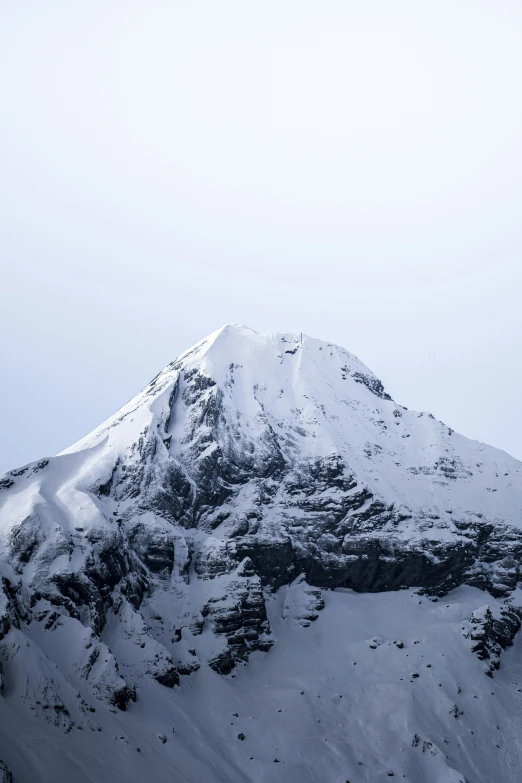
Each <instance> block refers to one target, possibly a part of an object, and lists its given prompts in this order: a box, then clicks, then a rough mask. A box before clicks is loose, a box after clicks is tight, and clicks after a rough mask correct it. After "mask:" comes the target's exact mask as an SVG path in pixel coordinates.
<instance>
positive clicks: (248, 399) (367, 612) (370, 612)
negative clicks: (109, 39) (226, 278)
mask: <svg viewBox="0 0 522 783" xmlns="http://www.w3.org/2000/svg"><path fill="white" fill-rule="evenodd" d="M192 372H197V373H198V374H199V375H200V376H204V377H207V378H210V379H212V380H213V381H214V382H215V384H216V386H217V387H219V389H220V390H221V392H222V394H223V405H224V410H225V412H226V420H227V427H224V426H223V427H222V428H220V425H218V426H217V433H218V434H217V436H215V435H213V438H212V439H210V440H209V442H208V445H205V444H206V443H207V441H206V440H205V437H206V435H207V432H206V428H207V425H206V423H205V421H204V420H200V419H197V418H196V414H195V412H194V410H193V409H192V408H191V406H190V404H189V403H187V402H186V399H187V398H186V396H185V397H184V391H185V390H186V389H187V388H189V387H190V378H191V373H192ZM205 393H206V392H205V391H203V394H205ZM211 393H212V391H209V395H210V394H211ZM471 393H472V392H471ZM174 396H176V399H177V400H178V402H177V403H176V404H175V406H174V407H172V400H173V397H174ZM231 422H232V423H233V426H232V425H231ZM157 432H161V433H162V439H163V443H164V445H161V449H160V451H159V452H158V455H157V457H155V459H156V462H155V463H154V465H155V467H154V470H155V471H156V473H155V474H154V477H153V479H152V482H151V485H152V486H154V485H155V483H156V484H158V483H159V484H160V483H161V475H163V474H162V473H161V471H162V470H163V468H164V466H165V465H167V463H169V461H175V462H176V464H179V465H182V466H183V471H184V473H185V475H186V477H187V481H188V482H189V484H190V483H191V482H194V480H195V479H194V476H195V475H196V473H197V470H198V466H199V465H202V464H204V460H205V459H206V458H208V457H209V455H210V456H211V455H212V452H213V451H214V450H215V449H217V448H223V447H226V448H229V449H232V450H233V449H238V451H240V452H241V451H242V449H247V448H248V449H249V453H250V456H251V462H252V466H253V469H257V468H258V467H260V466H262V465H263V464H264V460H265V459H266V453H267V445H266V444H267V439H269V438H272V439H273V438H275V439H276V440H277V443H278V446H279V448H280V450H281V454H282V456H283V458H284V460H285V463H286V464H288V465H295V466H296V469H297V468H298V467H299V465H302V464H303V463H305V462H310V461H312V460H314V459H316V458H329V457H330V456H332V455H340V456H341V457H342V459H343V460H344V461H345V462H346V463H347V464H348V465H349V466H350V470H351V471H352V472H353V474H354V475H355V477H356V479H357V482H358V484H359V485H364V486H369V487H371V489H372V492H373V494H374V496H375V497H377V498H379V499H382V501H383V503H385V504H386V505H387V506H393V507H394V508H396V509H399V510H401V511H403V512H404V516H405V517H406V519H405V521H404V522H403V523H402V524H401V525H400V526H399V527H395V528H394V529H393V530H392V529H390V535H393V537H395V538H399V539H402V540H403V541H405V542H409V541H413V540H423V539H425V538H429V539H430V541H434V540H438V541H441V542H447V541H452V540H454V538H455V528H454V527H453V523H452V520H453V519H455V518H457V517H458V518H459V519H461V520H463V519H464V520H466V519H468V520H470V521H473V520H477V519H485V520H487V521H488V522H490V523H491V524H492V525H496V524H504V525H506V524H507V525H510V526H513V527H514V528H521V527H522V475H521V468H522V463H520V462H518V461H517V460H516V459H514V458H512V457H511V456H509V455H508V454H506V453H504V452H502V451H500V450H498V449H495V448H493V447H491V446H487V445H485V444H483V443H479V442H477V441H473V440H469V439H467V438H465V437H463V436H461V435H458V434H457V433H455V432H453V431H452V430H451V428H450V427H448V426H447V425H445V424H443V423H442V422H439V421H437V420H436V419H435V418H434V417H433V416H431V415H430V414H428V413H418V412H415V411H410V410H407V409H406V408H404V407H402V406H401V405H399V404H397V403H396V402H394V401H393V400H392V399H389V398H388V399H386V395H385V394H384V391H383V390H382V388H381V387H380V383H379V381H378V379H377V378H376V376H375V375H374V374H373V373H372V372H371V371H370V370H369V369H368V368H367V367H366V366H365V365H364V364H362V363H361V362H360V361H359V359H357V358H356V357H355V356H354V355H353V354H350V353H349V352H347V351H346V350H344V349H343V348H340V347H338V346H336V345H333V344H330V343H326V342H323V341H320V340H316V339H313V338H311V337H308V336H306V335H302V336H301V335H291V334H270V335H262V334H258V333H256V332H254V331H252V330H250V329H248V328H246V327H242V326H236V325H227V326H225V327H223V328H222V329H220V330H218V331H216V332H214V333H213V334H211V335H210V336H209V337H207V338H206V339H204V340H202V341H201V342H200V343H198V344H197V345H195V346H194V347H193V348H191V349H189V350H188V351H186V352H185V353H184V354H183V355H182V356H181V357H179V359H178V360H176V361H175V362H172V364H171V365H169V366H168V367H166V368H165V369H164V370H163V371H162V372H161V373H160V374H159V375H158V376H157V377H156V378H155V379H154V380H153V381H152V382H151V383H150V384H149V385H148V386H147V387H146V388H145V389H144V390H143V391H142V392H141V393H140V394H138V395H137V396H135V397H134V398H133V399H132V400H130V401H129V402H128V403H127V404H126V405H125V406H124V407H123V408H121V409H120V411H118V413H116V414H115V415H114V416H113V417H111V418H110V419H108V420H107V421H106V422H104V423H103V424H102V425H101V426H100V427H98V428H97V429H96V430H94V431H93V432H92V433H91V434H89V435H87V436H86V437H85V438H83V439H82V440H80V441H79V442H77V443H76V444H74V445H73V446H71V447H70V448H69V449H67V450H66V451H64V452H62V453H61V454H59V455H58V456H56V457H54V458H51V459H50V460H49V461H48V462H47V461H39V462H35V463H31V464H30V465H28V466H25V468H23V469H19V470H17V471H11V472H9V473H6V474H3V475H2V476H1V477H0V479H2V480H3V481H4V485H5V487H6V489H5V490H2V491H0V576H1V577H5V578H7V579H8V580H9V581H10V584H12V585H15V586H16V587H17V588H19V590H20V595H21V596H24V595H26V596H29V595H30V594H31V591H33V593H32V594H33V595H34V591H37V590H39V586H40V585H41V584H43V583H44V582H45V581H46V580H49V579H50V578H51V577H53V575H54V576H57V577H60V576H61V575H64V574H65V575H70V574H75V573H82V572H83V571H84V570H85V568H86V567H87V566H88V564H89V558H90V553H91V543H90V542H92V541H93V540H95V538H96V536H97V535H98V534H100V535H101V534H103V535H105V534H106V535H112V534H113V530H114V526H115V522H114V518H115V517H116V516H118V518H120V517H121V518H122V519H123V523H122V528H121V529H130V527H129V525H130V522H129V520H130V519H131V517H132V514H133V513H134V511H133V509H134V505H133V504H135V503H136V500H135V499H132V498H123V499H121V500H119V501H116V500H115V499H114V498H113V497H111V496H106V497H105V496H101V495H99V494H96V493H95V492H94V491H93V487H95V486H97V485H99V484H101V483H104V482H106V481H107V480H108V479H109V478H110V477H111V475H112V474H113V472H114V471H115V470H116V466H121V465H133V464H134V463H133V460H134V461H135V462H136V464H138V463H139V459H140V458H138V457H137V456H136V454H137V453H138V451H137V446H136V444H139V443H140V439H141V442H143V440H144V438H145V441H146V438H147V435H146V434H145V435H144V433H149V434H150V433H157ZM216 438H217V439H216ZM44 463H45V464H44ZM119 469H121V467H118V470H119ZM455 477H457V480H455ZM252 491H253V490H252V487H251V486H250V485H249V484H248V483H247V484H245V485H243V486H241V487H239V488H238V491H237V494H236V495H234V497H232V498H229V499H227V500H226V501H225V503H224V504H223V506H222V508H221V509H220V510H223V509H224V510H226V511H227V512H229V513H232V514H234V513H237V512H238V511H240V510H241V509H242V508H246V507H247V506H248V503H249V493H252ZM328 491H330V490H328ZM328 491H327V493H328ZM279 492H280V489H279V488H277V487H275V488H274V498H275V499H274V502H273V503H272V504H271V505H269V506H268V507H267V509H266V514H265V519H264V522H263V524H264V525H265V526H266V527H265V530H266V534H267V535H270V536H273V537H276V538H277V535H278V529H279V527H278V526H279V525H280V519H281V514H282V511H281V508H282V506H281V504H279V505H278V502H279V501H278V498H279V494H278V493H279ZM327 493H326V494H327ZM325 499H326V500H327V497H326V498H325ZM137 513H138V512H136V514H137ZM210 517H211V514H210V516H209V518H210ZM29 519H30V520H32V524H34V530H35V531H36V532H35V533H34V538H35V540H34V551H36V552H37V553H38V556H37V557H33V556H32V555H31V557H29V558H28V559H27V561H24V562H22V563H19V564H18V565H17V566H15V565H14V564H13V559H12V556H11V554H10V552H11V549H10V547H12V541H13V535H17V534H18V531H19V530H22V529H24V525H25V524H26V523H27V520H29ZM34 520H37V522H34ZM132 520H133V521H135V517H132ZM139 520H140V524H141V523H143V525H144V526H146V528H147V530H150V531H153V533H154V535H155V536H157V537H159V539H158V540H165V541H168V540H171V539H172V540H174V551H175V555H174V564H173V568H172V572H171V573H170V575H169V577H168V579H165V578H162V579H158V580H157V582H155V588H154V590H152V591H150V592H149V593H148V594H147V596H146V598H145V601H144V603H143V605H142V606H141V607H140V610H139V611H137V610H136V608H135V607H133V606H132V605H131V602H130V601H128V600H127V598H126V597H125V596H124V595H123V594H121V595H120V594H119V593H118V592H117V588H115V589H116V595H115V602H114V606H115V608H114V610H110V611H109V612H108V615H107V619H106V622H105V624H104V627H103V630H102V631H101V633H100V634H97V633H96V632H95V631H94V630H93V620H92V617H91V616H90V615H89V613H88V612H87V609H85V611H84V614H82V611H80V613H79V615H78V616H77V617H73V616H70V614H68V612H67V611H66V610H65V609H64V608H63V607H60V606H59V607H56V606H51V604H50V603H49V601H48V600H47V599H46V598H45V597H42V598H40V599H38V595H37V596H36V599H33V606H32V607H31V612H32V613H33V614H32V615H31V619H30V620H28V619H25V620H24V618H22V620H21V622H20V624H19V627H16V624H12V625H11V627H10V629H9V630H8V632H7V633H6V635H5V636H4V638H3V639H1V640H0V662H2V677H1V678H0V682H1V681H3V683H4V687H3V695H0V759H1V760H2V761H4V762H5V763H6V764H7V766H8V767H9V768H10V769H11V771H12V773H13V781H14V783H40V782H41V783H51V781H52V782H53V783H69V781H73V780H74V781H79V782H80V783H83V782H84V781H85V783H87V782H89V783H120V781H121V783H123V781H128V782H129V783H142V781H154V783H167V781H168V783H189V782H190V783H217V782H218V781H222V782H223V783H279V782H281V783H283V781H284V783H298V782H299V783H348V782H349V783H378V781H381V780H383V781H384V780H387V779H389V778H391V777H392V776H393V777H394V778H395V779H398V780H404V781H406V782H407V783H518V781H520V780H522V762H521V756H520V751H521V748H522V742H521V739H520V738H521V737H522V657H521V653H522V648H521V644H522V641H521V640H520V639H519V638H518V637H517V638H516V640H515V644H514V646H513V647H511V648H509V649H508V650H507V651H506V652H504V653H503V655H502V663H501V667H500V669H499V671H498V672H496V673H495V675H494V678H493V679H492V678H489V677H487V676H486V675H485V670H486V667H485V664H484V662H482V661H480V660H479V659H478V658H477V657H476V656H475V655H473V654H472V652H471V649H470V647H471V645H470V639H469V634H470V628H471V626H470V618H471V616H472V614H473V613H474V612H477V611H478V610H480V609H481V608H482V607H484V605H488V606H490V607H491V610H492V612H493V613H495V612H496V613H497V614H498V612H499V611H500V608H502V607H504V606H505V605H506V602H507V605H521V599H522V596H520V595H519V592H518V591H515V592H513V593H512V594H511V595H510V596H509V597H507V598H505V597H503V598H494V597H492V596H490V595H489V594H485V593H484V592H483V591H480V590H478V589H476V588H474V587H469V586H461V587H459V588H457V589H456V590H453V591H451V592H450V593H449V594H448V595H447V596H445V597H441V598H439V600H438V601H433V600H432V599H430V598H429V597H427V596H422V595H419V594H418V592H417V591H416V590H415V589H414V588H411V589H407V590H400V591H395V592H381V593H371V594H370V593H362V594H357V593H354V592H352V591H351V590H347V589H338V590H327V591H323V599H324V601H325V604H326V606H325V608H324V609H323V610H322V611H319V612H318V613H317V614H318V616H317V619H315V620H314V621H313V622H312V623H309V622H303V616H304V615H306V613H307V605H308V604H307V602H308V601H309V598H308V594H307V593H306V590H307V588H308V586H307V584H306V582H304V581H303V578H302V577H301V578H298V579H296V580H295V581H293V582H292V583H291V584H289V585H284V586H283V587H280V588H279V589H277V590H275V591H271V590H269V589H265V598H266V604H267V612H268V619H269V622H270V627H271V637H272V638H273V639H274V640H275V644H274V645H273V647H272V649H271V650H270V651H269V652H253V653H252V654H251V655H250V657H249V659H248V663H246V664H245V665H240V666H237V667H236V668H235V669H234V670H233V671H232V673H231V674H229V675H228V676H223V675H221V674H218V673H216V672H215V671H213V670H212V669H211V668H209V667H208V666H207V665H206V663H205V662H206V661H208V660H209V659H210V658H211V657H212V656H213V655H215V654H217V653H218V652H219V651H220V650H222V649H223V647H224V646H226V645H225V642H224V641H223V639H220V638H217V637H216V635H215V633H213V632H212V630H211V629H210V628H208V627H205V629H204V631H203V633H201V634H197V633H194V634H191V632H189V626H190V622H192V621H193V618H194V617H195V616H196V615H197V614H198V611H199V608H200V607H201V606H202V605H203V604H204V603H205V602H208V601H209V600H210V601H211V602H212V601H214V600H215V601H222V602H223V606H226V605H227V603H226V602H227V599H230V601H232V598H231V596H232V595H233V590H234V589H236V588H235V587H234V585H235V584H236V583H237V580H238V579H239V578H240V577H239V576H238V573H239V569H236V570H233V571H231V572H228V573H224V574H219V575H218V576H217V577H216V578H212V579H204V578H199V577H198V574H197V573H196V572H195V570H194V564H193V563H194V559H192V565H191V567H190V573H189V574H188V575H187V574H184V572H183V562H184V559H183V558H184V557H185V556H186V553H187V552H189V551H192V552H196V553H197V552H204V553H205V556H206V557H209V558H210V559H211V560H212V557H213V556H214V554H215V557H216V558H217V559H218V560H219V557H220V556H221V552H222V550H226V549H227V547H228V546H229V545H230V542H229V538H228V536H229V528H228V527H227V524H228V523H221V524H217V525H216V526H213V529H211V530H210V529H209V528H208V527H204V526H203V527H202V528H198V529H196V528H187V527H183V526H176V525H173V524H172V523H171V522H169V521H168V520H167V519H166V518H165V517H164V516H161V515H160V514H158V513H155V512H154V511H153V510H148V511H140V512H139ZM31 535H33V534H32V533H31ZM93 536H94V537H93ZM31 547H33V544H31ZM32 551H33V549H31V552H32ZM241 578H243V577H241ZM247 582H248V584H249V585H254V586H255V585H258V584H259V580H258V578H257V577H249V580H247ZM247 582H245V584H246V583H247ZM2 600H4V601H5V599H2V598H1V594H0V601H2ZM28 600H29V599H28ZM1 609H2V606H1V604H0V610H1ZM54 611H55V612H56V617H54V618H53V617H52V612H54ZM39 613H40V614H39ZM479 614H480V613H479ZM479 614H477V615H476V616H479ZM0 615H1V611H0ZM39 617H40V618H41V619H38V618H39ZM158 618H159V619H158ZM47 625H49V627H46V626H47ZM181 626H183V638H182V639H181V640H180V641H179V640H178V641H176V643H173V640H172V634H173V633H174V629H175V628H177V627H181ZM372 640H374V641H373V642H372ZM397 641H401V642H402V643H403V647H399V646H398V645H397V643H396V642H397ZM93 650H96V655H95V656H93V655H91V654H92V652H93ZM91 659H94V660H91ZM193 659H194V660H197V661H198V663H202V664H203V665H201V666H200V668H199V670H197V671H194V672H193V673H192V674H190V675H188V676H184V677H182V679H181V684H180V686H176V687H174V688H166V687H164V686H163V685H161V684H160V683H159V682H156V681H155V680H154V679H153V678H151V676H150V675H151V673H152V674H155V673H157V672H160V671H162V670H163V668H164V667H165V666H166V665H167V664H168V663H169V661H171V660H174V663H176V664H177V663H178V662H181V663H183V664H187V662H188V663H190V661H192V660H193ZM413 674H417V675H419V676H418V677H413V678H412V676H411V675H413ZM125 683H132V684H133V685H135V686H136V692H137V699H136V701H135V702H132V701H131V702H130V703H129V704H128V706H127V709H126V711H120V710H118V709H116V707H115V706H113V705H111V703H110V693H111V692H112V691H113V690H114V688H115V687H116V686H118V685H119V684H120V685H125ZM0 690H1V689H0ZM238 735H244V739H240V738H238ZM276 759H277V761H276Z"/></svg>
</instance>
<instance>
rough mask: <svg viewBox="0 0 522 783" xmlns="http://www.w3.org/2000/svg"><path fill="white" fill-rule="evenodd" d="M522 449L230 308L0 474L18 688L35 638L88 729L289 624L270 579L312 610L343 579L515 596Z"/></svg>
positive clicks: (57, 706)
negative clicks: (420, 407)
mask: <svg viewBox="0 0 522 783" xmlns="http://www.w3.org/2000/svg"><path fill="white" fill-rule="evenodd" d="M521 467H522V465H521V463H519V462H518V461H516V460H515V459H513V458H511V457H509V456H508V455H507V454H505V453H503V452H501V451H498V450H496V449H494V448H491V447H488V446H485V445H484V444H481V443H478V442H475V441H470V440H467V439H466V438H464V437H462V436H460V435H458V434H456V433H455V432H453V430H451V429H450V428H449V427H447V426H446V425H444V424H443V423H442V422H439V421H437V420H435V419H434V418H433V416H431V415H430V414H425V413H416V412H412V411H409V410H407V409H406V408H404V407H402V406H401V405H399V404H397V403H395V402H394V401H393V400H392V399H391V398H390V396H389V395H388V394H387V393H386V392H385V391H384V389H383V386H382V384H381V382H380V381H379V380H378V379H377V378H376V377H375V376H374V375H373V373H372V372H371V371H370V370H368V368H366V367H365V366H364V365H363V364H362V363H361V362H360V361H359V360H358V359H357V358H356V357H354V356H353V355H351V354H349V353H348V352H346V351H344V350H343V349H342V348H339V347H337V346H334V345H330V344H328V343H324V342H321V341H318V340H313V339H311V338H308V337H305V338H303V340H302V341H301V339H300V338H297V337H294V336H293V335H269V336H266V335H259V334H256V333H255V332H252V331H251V330H248V329H245V328H243V327H235V326H228V327H224V328H223V329H222V330H220V331H219V332H216V333H214V334H213V335H211V336H210V337H208V338H207V339H206V340H203V341H202V342H201V343H199V344H198V345H196V346H195V347H194V348H192V349H191V350H189V351H187V352H186V353H185V354H183V355H182V356H181V357H180V358H179V359H177V360H176V361H174V362H173V363H172V364H170V365H169V366H168V367H166V368H165V370H163V371H162V372H161V373H160V374H159V375H158V376H157V377H156V378H155V379H154V380H153V381H152V382H151V383H150V384H149V385H148V386H147V388H146V389H145V390H144V391H143V392H142V393H141V394H139V395H138V396H137V397H135V398H134V399H133V400H131V401H130V402H129V403H128V404H127V405H126V406H124V408H122V409H121V410H120V411H119V412H118V413H117V414H116V415H115V416H114V417H113V418H111V419H109V420H108V421H107V422H105V423H104V424H103V425H102V426H101V427H99V428H98V429H97V430H96V431H95V432H93V433H92V434H91V435H89V436H87V437H86V438H85V439H84V440H82V441H80V442H79V443H77V444H75V445H74V446H73V447H71V448H70V449H68V450H67V451H66V452H64V453H63V454H61V455H59V456H57V457H55V458H52V459H49V460H41V461H39V462H37V463H33V464H31V465H28V466H25V467H23V468H20V469H18V470H13V471H11V472H9V473H7V474H5V475H4V476H2V477H0V569H1V571H0V573H1V574H2V591H1V593H0V639H1V640H2V642H1V643H0V644H1V648H0V658H1V659H2V664H3V672H4V676H3V680H4V682H5V683H6V685H5V687H6V688H7V689H9V678H10V677H11V676H12V677H13V678H14V680H16V678H17V676H18V675H17V674H16V672H17V668H16V664H15V662H14V661H15V656H18V658H19V659H21V658H22V657H23V656H29V657H32V659H34V661H35V663H34V665H35V666H36V667H37V668H38V670H39V671H42V670H46V667H47V668H48V669H49V675H48V677H46V678H44V680H45V682H44V680H41V681H40V683H39V684H36V685H35V683H34V682H32V681H30V678H27V682H26V686H25V687H24V688H23V689H22V691H23V694H22V691H20V693H21V694H22V695H21V698H23V699H26V700H28V701H29V702H30V703H31V706H32V707H34V712H35V713H36V714H38V715H40V717H42V719H44V720H46V721H51V722H52V723H54V724H55V725H59V726H62V727H64V728H65V729H66V730H70V729H71V727H72V726H73V725H75V724H77V723H78V722H83V723H84V724H85V725H88V724H89V723H90V722H91V723H92V712H93V711H94V709H95V708H94V706H93V705H94V703H95V700H96V699H98V700H102V701H106V702H108V703H110V704H112V705H114V706H115V707H116V708H119V709H120V710H125V709H126V708H127V707H128V705H129V704H130V703H132V702H133V701H134V700H135V699H136V698H137V690H136V686H137V685H139V683H140V681H142V680H143V678H145V679H147V678H149V679H152V680H155V681H157V682H158V683H160V684H162V685H164V686H167V687H173V686H175V685H177V684H179V682H180V676H189V675H191V673H193V672H195V671H197V670H198V669H199V668H200V667H201V666H210V667H211V668H213V669H214V670H215V671H217V672H219V673H222V674H229V673H230V672H232V671H233V670H234V668H235V667H236V666H237V664H239V663H243V662H246V661H247V660H248V657H249V655H250V654H251V653H252V652H255V651H262V652H266V651H268V650H270V649H271V647H272V646H273V645H274V643H277V642H276V639H275V638H274V636H273V634H272V632H271V628H270V623H269V620H268V617H267V606H266V601H267V597H268V596H269V595H270V594H271V593H273V592H274V591H277V590H278V589H279V588H281V587H283V586H285V585H290V584H293V583H296V580H297V582H299V583H300V582H303V583H304V584H305V585H306V586H307V591H306V592H305V593H304V594H303V595H304V596H305V597H304V598H303V600H302V601H301V604H300V610H299V613H298V616H299V618H300V622H301V624H302V625H305V626H306V625H307V624H308V625H309V624H310V622H313V621H314V620H316V619H317V617H318V612H319V611H320V610H321V608H322V606H323V605H324V602H323V598H322V595H321V590H325V589H332V588H345V589H346V588H349V589H351V590H354V591H357V592H378V591H390V590H399V589H403V588H412V587H415V588H417V589H419V590H420V592H421V593H424V594H427V595H429V596H435V597H436V596H439V597H440V596H443V595H445V594H446V593H448V591H450V590H452V589H454V588H456V587H458V586H460V585H463V584H466V585H470V586H474V587H478V588H480V589H481V590H483V591H487V592H489V593H490V594H491V596H493V597H494V598H496V599H504V598H507V597H509V595H510V594H511V593H512V591H513V590H515V588H516V586H517V583H518V582H519V579H520V563H521V558H522V474H521V472H520V471H521ZM506 611H507V610H506ZM517 617H518V614H517V611H516V610H514V609H511V610H510V614H509V617H508V616H507V615H506V616H504V617H502V618H498V619H495V620H494V619H493V618H492V617H489V616H488V617H486V615H484V618H483V622H482V620H481V622H482V626H481V628H482V630H481V631H480V634H482V636H480V638H479V637H477V639H476V640H477V642H480V643H479V644H478V645H476V646H475V651H476V652H477V653H479V654H480V655H481V657H487V655H493V656H497V657H496V658H495V661H496V660H498V652H499V649H500V646H502V645H503V643H504V641H506V639H507V638H508V637H510V638H512V637H513V634H514V632H515V631H516V630H518V627H519V624H520V621H519V620H518V624H517V619H516V618H517ZM506 622H507V624H508V625H509V629H508V631H506V633H504V631H503V630H502V628H504V626H505V625H506ZM504 630H505V628H504ZM476 633H477V631H475V634H476ZM60 638H62V639H63V641H64V643H65V640H70V639H73V640H74V642H73V644H72V645H71V644H70V641H67V642H66V643H67V645H69V654H68V657H67V661H66V662H64V661H63V659H62V657H60V655H59V644H57V641H58V640H59V639H60ZM472 638H474V637H473V636H472ZM51 640H52V641H51ZM21 648H23V653H20V649H21ZM54 664H57V665H58V669H59V676H58V675H57V674H55V673H54V671H51V670H52V669H53V665H54ZM495 665H496V664H495ZM493 668H495V666H493ZM17 687H18V686H17ZM75 691H78V692H80V693H81V694H84V695H85V698H84V695H82V696H81V697H80V698H81V701H80V705H83V706H82V709H80V712H78V709H77V707H78V704H77V697H76V696H75V695H74V692H75ZM138 698H139V694H138ZM71 699H72V700H73V702H74V704H75V709H74V710H72V708H71V706H70V704H69V702H70V701H71ZM91 711H92V712H91ZM73 712H74V715H75V717H74V718H72V717H71V716H72V714H73Z"/></svg>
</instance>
